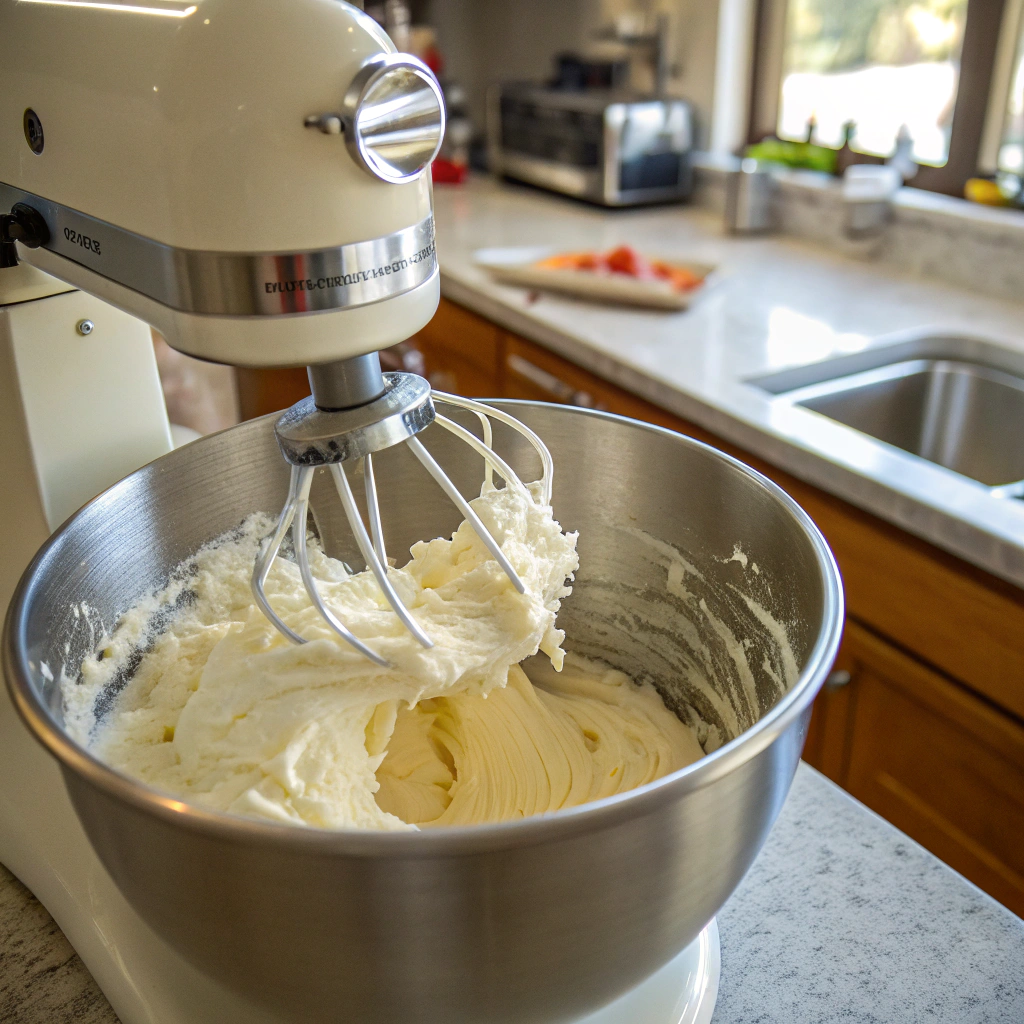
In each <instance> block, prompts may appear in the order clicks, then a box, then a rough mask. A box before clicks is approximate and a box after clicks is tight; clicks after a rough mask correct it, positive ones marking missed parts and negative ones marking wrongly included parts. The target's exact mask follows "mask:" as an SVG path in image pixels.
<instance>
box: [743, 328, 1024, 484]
mask: <svg viewBox="0 0 1024 1024" xmlns="http://www.w3.org/2000/svg"><path fill="white" fill-rule="evenodd" d="M979 355H980V356H981V357H982V359H979V358H978V356H979ZM965 356H970V357H972V358H965ZM865 363H867V364H868V365H866V366H865V365H864V364H865ZM871 363H874V365H870V364H871ZM748 383H753V384H756V385H757V386H759V387H761V388H763V389H764V390H767V391H770V392H772V393H773V394H777V395H779V396H780V398H783V399H784V400H786V401H787V402H789V403H790V404H793V405H797V406H801V407H802V408H805V409H811V410H813V411H814V412H817V413H820V414H822V415H823V416H828V417H829V418H830V419H833V420H836V421H837V422H839V423H843V424H845V425H846V426H848V427H853V428H854V429H856V430H860V431H862V432H863V433H865V434H868V435H870V436H871V437H874V438H877V439H878V440H879V441H884V442H886V443H887V444H891V445H895V446H896V447H897V448H902V449H903V450H904V451H907V452H910V453H911V454H912V455H916V456H918V457H920V458H923V459H927V460H928V461H929V462H932V463H935V464H936V465H939V466H944V467H945V468H947V469H951V470H953V471H954V472H956V473H961V474H963V475H964V476H967V477H970V478H971V479H973V480H977V481H978V482H979V483H982V484H985V485H987V486H988V487H991V488H993V489H994V490H996V493H999V494H1000V495H1001V496H1006V497H1021V496H1024V366H1022V365H1021V357H1020V356H1019V355H1018V354H1017V353H1014V352H1009V351H1007V350H1004V349H999V348H998V347H997V346H994V345H991V344H990V343H985V342H978V341H976V340H974V339H966V338H965V339H957V338H948V337H928V336H921V337H917V338H915V339H913V341H911V342H907V343H904V344H902V345H898V346H893V347H890V348H885V349H875V350H870V351H868V352H864V353H858V354H857V355H856V356H853V357H840V358H839V359H836V360H831V361H828V362H826V363H821V364H817V365H813V366H810V367H801V368H798V369H797V370H791V371H783V372H781V373H778V374H772V375H769V376H767V377H762V378H759V379H756V380H753V381H749V382H748Z"/></svg>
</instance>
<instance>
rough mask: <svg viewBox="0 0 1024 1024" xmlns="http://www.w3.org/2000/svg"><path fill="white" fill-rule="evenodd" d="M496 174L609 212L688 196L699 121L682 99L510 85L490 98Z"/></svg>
mask: <svg viewBox="0 0 1024 1024" xmlns="http://www.w3.org/2000/svg"><path fill="white" fill-rule="evenodd" d="M487 134H488V149H489V157H490V163H491V169H492V170H493V171H494V172H495V173H496V174H499V175H503V176H505V177H507V178H515V179H517V180H519V181H525V182H529V183H530V184H532V185H538V186H540V187H541V188H547V189H551V190H552V191H555V192H562V193H564V194H566V195H569V196H574V197H576V198H577V199H586V200H590V201H591V202H594V203H600V204H602V205H604V206H634V205H637V204H640V203H656V202H669V201H672V200H677V199H683V198H685V197H686V196H688V195H689V194H690V190H691V188H692V185H693V171H692V166H691V161H690V155H691V150H692V148H693V118H692V114H691V111H690V106H689V104H688V103H686V102H685V101H684V100H678V99H659V98H650V97H642V96H638V95H637V94H635V93H625V92H619V91H612V90H596V89H595V90H585V91H581V92H573V91H569V90H563V89H551V88H545V87H543V86H538V85H533V84H529V83H518V82H514V83H506V84H503V85H499V86H494V87H492V89H491V91H490V92H489V94H488V111H487Z"/></svg>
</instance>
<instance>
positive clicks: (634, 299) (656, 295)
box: [473, 246, 716, 310]
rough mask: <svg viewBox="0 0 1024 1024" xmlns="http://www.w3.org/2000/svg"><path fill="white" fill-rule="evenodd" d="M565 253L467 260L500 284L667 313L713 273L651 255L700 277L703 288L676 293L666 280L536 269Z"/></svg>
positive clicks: (537, 251)
mask: <svg viewBox="0 0 1024 1024" xmlns="http://www.w3.org/2000/svg"><path fill="white" fill-rule="evenodd" d="M565 251H566V249H565V248H564V247H562V248H553V247H551V246H547V247H543V248H541V247H525V246H520V247H516V248H500V249H478V250H477V251H476V252H475V253H474V254H473V261H474V262H475V263H476V265H477V266H479V267H483V268H484V269H485V270H487V271H488V272H489V273H490V274H491V276H492V277H494V279H495V280H496V281H500V282H502V283H503V284H512V285H518V286H520V287H523V288H537V289H540V290H543V291H556V292H563V293H566V294H569V295H575V296H577V297H579V298H583V299H591V300H593V301H596V302H611V303H620V304H624V305H629V306H648V307H651V308H654V309H671V310H680V309H687V308H688V307H689V305H690V304H691V303H692V302H693V301H694V299H696V298H697V297H698V296H699V295H701V294H702V293H703V292H704V291H705V290H706V289H707V287H708V282H707V279H708V277H709V276H710V275H711V274H712V272H713V271H714V270H715V269H716V268H715V267H714V266H712V265H711V264H708V263H698V262H696V261H689V260H680V259H672V258H669V257H662V256H658V257H656V258H658V259H661V260H663V261H664V262H665V263H670V264H672V265H673V266H677V267H684V268H685V269H687V270H689V271H692V272H693V273H694V274H698V275H700V276H701V277H703V278H704V283H703V284H700V285H698V286H697V287H696V288H691V289H689V290H688V291H685V292H680V291H677V290H676V289H675V288H673V287H672V286H671V285H670V284H669V283H668V282H667V281H660V280H656V281H650V280H642V279H639V278H635V277H630V276H628V275H627V274H601V273H594V272H593V271H587V270H551V269H548V268H546V267H538V266H537V265H536V264H537V263H538V261H540V260H543V259H546V258H547V257H549V256H557V255H558V254H559V253H562V252H565ZM642 255H644V256H646V257H647V258H648V259H650V258H652V254H650V253H643V254H642Z"/></svg>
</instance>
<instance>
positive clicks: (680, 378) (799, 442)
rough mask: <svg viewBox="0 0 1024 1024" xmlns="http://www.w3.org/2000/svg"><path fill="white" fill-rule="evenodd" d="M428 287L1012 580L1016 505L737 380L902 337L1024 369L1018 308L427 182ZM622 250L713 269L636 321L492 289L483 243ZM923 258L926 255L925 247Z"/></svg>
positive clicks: (684, 211)
mask: <svg viewBox="0 0 1024 1024" xmlns="http://www.w3.org/2000/svg"><path fill="white" fill-rule="evenodd" d="M435 205H436V217H437V239H438V253H439V255H440V262H441V274H442V277H441V281H442V285H441V287H442V291H443V293H444V294H445V295H446V296H448V297H449V298H450V299H452V300H453V301H455V302H458V303H461V304H463V305H465V306H467V307H469V308H471V309H474V310H476V311H477V312H479V313H480V314H481V315H483V316H486V317H489V318H490V319H492V320H494V321H496V322H498V323H500V324H502V325H503V326H505V327H507V328H508V329H510V330H512V331H515V332H517V333H519V334H522V335H524V336H526V337H529V338H531V339H533V340H534V341H537V342H538V343H540V344H542V345H544V346H546V347H548V348H550V349H552V350H553V351H556V352H559V353H561V354H562V355H564V356H566V357H567V358H569V359H571V360H573V361H574V362H577V363H579V364H580V365H582V366H585V367H587V368H589V369H591V370H593V371H594V372H595V373H597V374H599V375H601V376H602V377H605V378H606V379H608V380H611V381H614V382H616V383H618V384H620V385H622V386H623V387H625V388H627V389H628V390H630V391H633V392H634V393H636V394H639V395H642V396H643V397H645V398H647V399H649V400H650V401H652V402H654V403H656V404H658V405H660V406H663V407H664V408H667V409H669V410H671V411H672V412H674V413H676V414H678V415H679V416H682V417H684V418H686V419H689V420H691V421H692V422H694V423H697V424H699V425H700V426H702V427H704V428H705V429H707V430H709V431H711V432H713V433H715V434H717V435H718V436H720V437H723V438H725V439H727V440H729V441H731V442H733V443H734V444H736V445H738V446H740V447H742V448H744V449H746V450H747V451H750V452H752V453H754V454H756V455H759V456H761V457H762V458H764V459H765V460H767V461H769V462H771V463H773V464H774V465H776V466H779V467H780V468H782V469H785V470H787V471H789V472H790V473H792V474H793V475H794V476H797V477H800V478H801V479H803V480H806V481H807V482H809V483H812V484H815V485H817V486H819V487H821V488H822V489H824V490H826V491H830V492H831V493H833V494H836V495H838V496H839V497H842V498H845V499H846V500H847V501H850V502H851V503H852V504H854V505H857V506H859V507H861V508H864V509H866V510H868V511H870V512H873V513H875V514H876V515H878V516H880V517H882V518H884V519H887V520H889V521H890V522H892V523H895V524H896V525H898V526H901V527H903V528H904V529H906V530H908V531H910V532H911V533H914V534H916V535H917V536H919V537H922V538H924V539H925V540H929V541H931V542H932V543H934V544H936V545H938V546H939V547H942V548H944V549H946V550H947V551H950V552H952V553H953V554H955V555H959V556H960V557H961V558H964V559H965V560H967V561H969V562H972V563H973V564H975V565H977V566H979V567H981V568H983V569H986V570H988V571H989V572H992V573H994V574H996V575H998V576H1001V577H1002V578H1004V579H1007V580H1009V581H1010V582H1013V583H1016V584H1017V585H1018V586H1024V501H1018V500H1014V499H1012V498H995V497H992V496H991V495H990V494H989V493H988V489H987V488H985V487H983V486H982V485H981V484H976V483H974V482H973V481H971V480H968V479H967V478H965V477H962V476H959V475H958V474H956V473H952V472H950V471H948V470H945V469H942V468H940V467H938V466H935V465H932V464H931V463H928V462H925V461H924V460H923V459H918V458H916V457H914V456H911V455H908V454H906V453H904V452H902V451H900V450H899V449H896V448H892V447H889V446H888V445H882V444H879V443H878V442H875V441H872V440H871V439H868V438H866V437H865V435H863V434H860V433H858V432H857V431H854V430H851V429H849V428H847V427H844V426H842V425H841V424H839V423H836V422H834V421H832V420H827V419H825V418H824V417H822V416H819V415H818V414H816V413H813V412H809V411H807V410H805V409H801V408H796V407H793V406H791V405H789V404H788V403H786V402H785V401H784V400H783V401H780V400H779V399H777V398H775V397H774V396H772V395H770V394H768V393H767V392H765V391H763V390H760V389H758V388H756V387H754V386H752V385H750V384H748V383H746V381H747V380H748V379H749V378H751V377H757V376H760V375H763V374H768V373H772V372H775V371H780V370H783V369H786V368H790V367H795V366H801V365H806V364H809V363H815V362H818V361H821V360H826V359H830V358H833V357H836V356H843V355H853V354H857V353H861V354H863V353H868V354H869V355H868V358H870V353H871V351H872V350H873V349H876V348H878V347H880V346H884V345H888V344H891V343H893V342H894V341H895V340H897V339H898V338H899V336H900V335H901V333H902V334H903V335H905V334H906V332H908V331H913V330H916V329H919V328H925V327H928V328H932V329H934V330H935V332H937V333H941V334H944V335H949V334H960V335H965V336H970V337H973V338H983V339H989V340H991V341H993V342H995V343H996V344H998V345H999V346H1001V347H1003V348H1005V349H1006V350H1007V351H1008V352H1009V355H1008V357H1007V358H1008V360H1009V361H1011V362H1012V363H1014V364H1015V365H1016V366H1018V367H1019V368H1020V369H1021V370H1022V371H1024V305H1021V304H1017V303H1011V302H1007V301H1005V300H1000V299H996V298H991V297H986V296H984V295H981V294H979V293H977V292H972V291H968V290H965V289H964V290H959V289H956V288H954V287H952V286H950V285H949V284H946V283H939V282H935V281H929V280H925V279H922V278H920V277H914V276H911V275H909V274H908V275H901V274H899V273H898V272H896V271H894V270H893V268H892V267H891V266H888V265H886V266H882V265H880V264H875V265H873V264H871V263H868V262H864V261H861V260H856V259H852V258H848V257H842V256H839V255H835V254H833V253H832V252H830V251H829V250H827V249H826V248H824V247H821V246H815V245H811V244H808V243H805V242H798V241H794V240H790V239H785V238H778V237H775V238H762V239H737V238H732V237H729V236H726V235H724V234H723V232H722V229H721V226H720V219H719V218H718V217H716V216H713V215H712V214H709V213H707V212H704V211H702V210H700V209H697V208H693V207H667V208H664V207H659V208H653V209H646V210H643V209H641V210H623V211H611V212H608V211H603V210H599V209H596V208H593V207H589V206H586V205H583V204H580V203H575V202H572V201H570V200H565V199H561V198H558V197H554V196H548V195H546V194H544V193H541V192H538V191H535V190H531V189H527V188H523V187H518V186H512V185H499V184H497V183H495V182H493V181H491V180H489V179H485V178H477V179H474V180H472V181H471V182H470V183H469V185H468V186H467V187H462V188H451V187H438V188H437V189H435ZM622 242H627V243H629V244H632V245H635V246H636V247H637V248H639V249H641V250H644V251H649V252H653V253H658V254H664V255H669V256H672V255H674V256H677V257H680V258H691V259H694V260H697V261H700V262H708V263H714V264H718V265H719V266H720V268H721V270H720V274H719V280H718V281H717V282H716V283H714V284H713V285H710V286H709V287H708V289H707V291H706V293H705V294H703V295H702V296H701V297H700V298H699V299H698V300H697V301H696V302H695V303H694V305H693V307H692V308H691V309H690V310H689V311H686V312H683V313H663V312H647V311H641V310H637V309H628V308H621V307H612V306H600V305H596V304H590V303H585V302H581V301H575V300H572V299H568V298H561V297H557V296H553V295H547V294H545V295H543V296H541V297H540V298H539V299H538V300H536V301H530V300H529V299H528V293H527V292H526V291H525V290H523V289H519V288H510V287H505V286H501V285H498V284H495V283H494V282H493V281H492V279H491V278H490V276H489V275H488V274H487V272H486V271H484V270H482V269H481V268H479V267H477V266H476V265H475V263H474V260H473V254H474V253H475V252H476V251H477V250H478V249H481V248H487V247H505V246H510V247H511V246H538V245H542V246H543V245H552V246H558V247H564V248H569V249H571V248H590V247H597V248H607V247H610V246H612V245H615V244H618V243H622ZM935 258H941V254H936V256H935Z"/></svg>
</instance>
